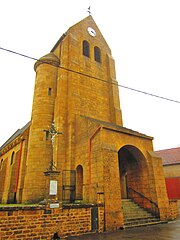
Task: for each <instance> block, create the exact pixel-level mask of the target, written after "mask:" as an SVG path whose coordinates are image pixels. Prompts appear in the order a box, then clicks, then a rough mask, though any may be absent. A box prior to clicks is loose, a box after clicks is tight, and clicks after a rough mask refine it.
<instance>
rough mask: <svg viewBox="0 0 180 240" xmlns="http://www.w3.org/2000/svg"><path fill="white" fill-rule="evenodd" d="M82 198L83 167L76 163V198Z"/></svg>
mask: <svg viewBox="0 0 180 240" xmlns="http://www.w3.org/2000/svg"><path fill="white" fill-rule="evenodd" d="M82 199H83V168H82V166H81V165H78V166H77V168H76V200H82Z"/></svg>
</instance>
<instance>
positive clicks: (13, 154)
mask: <svg viewBox="0 0 180 240" xmlns="http://www.w3.org/2000/svg"><path fill="white" fill-rule="evenodd" d="M14 157H15V152H14V151H13V152H12V155H11V165H12V164H13V163H14Z"/></svg>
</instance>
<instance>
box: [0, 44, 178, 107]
mask: <svg viewBox="0 0 180 240" xmlns="http://www.w3.org/2000/svg"><path fill="white" fill-rule="evenodd" d="M0 50H3V51H6V52H9V53H12V54H16V55H19V56H21V57H25V58H29V59H31V60H35V61H39V62H42V63H46V64H50V65H52V64H51V63H48V62H45V61H42V60H39V59H37V58H34V57H31V56H28V55H25V54H22V53H18V52H16V51H13V50H10V49H6V48H2V47H0ZM52 66H54V65H52ZM54 67H55V66H54ZM58 68H60V69H63V70H66V71H69V72H73V73H76V74H79V75H82V76H85V77H89V78H93V79H96V80H98V81H101V82H105V83H108V84H113V85H116V86H118V87H122V88H125V89H128V90H131V91H134V92H138V93H142V94H146V95H148V96H151V97H156V98H160V99H163V100H166V101H171V102H174V103H180V101H177V100H174V99H170V98H167V97H162V96H159V95H156V94H153V93H148V92H145V91H142V90H138V89H135V88H131V87H127V86H124V85H121V84H118V83H115V82H110V81H107V80H105V79H102V78H98V77H95V76H91V75H88V74H85V73H82V72H78V71H75V70H73V69H69V68H65V67H62V66H59V67H58Z"/></svg>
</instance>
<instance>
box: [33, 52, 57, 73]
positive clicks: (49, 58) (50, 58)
mask: <svg viewBox="0 0 180 240" xmlns="http://www.w3.org/2000/svg"><path fill="white" fill-rule="evenodd" d="M42 63H47V64H51V65H53V66H56V67H58V66H59V65H60V60H59V58H58V57H57V56H56V55H55V54H54V53H53V52H50V53H48V54H47V55H45V56H43V57H41V58H40V59H39V60H38V61H36V62H35V64H34V70H35V71H36V69H37V67H38V66H39V65H40V64H42Z"/></svg>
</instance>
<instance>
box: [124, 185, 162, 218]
mask: <svg viewBox="0 0 180 240" xmlns="http://www.w3.org/2000/svg"><path fill="white" fill-rule="evenodd" d="M127 190H128V197H130V198H131V199H132V200H133V201H134V202H135V203H137V204H138V205H139V206H141V207H143V208H144V209H146V210H147V211H149V212H151V213H152V214H154V215H156V216H157V217H159V208H158V205H157V203H156V202H153V201H152V200H151V199H149V198H147V197H146V196H144V195H143V194H142V193H140V192H137V191H136V190H134V189H133V188H127Z"/></svg>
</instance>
